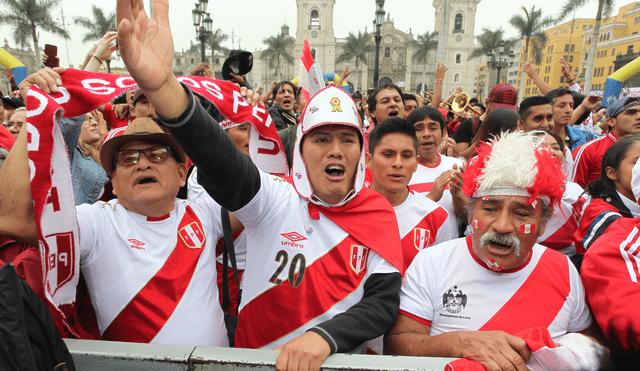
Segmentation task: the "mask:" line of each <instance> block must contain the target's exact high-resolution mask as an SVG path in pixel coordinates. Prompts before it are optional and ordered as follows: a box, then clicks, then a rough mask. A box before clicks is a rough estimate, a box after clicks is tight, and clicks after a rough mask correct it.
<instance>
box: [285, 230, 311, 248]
mask: <svg viewBox="0 0 640 371" xmlns="http://www.w3.org/2000/svg"><path fill="white" fill-rule="evenodd" d="M281 236H282V237H284V238H286V239H287V240H289V241H291V242H289V241H281V242H282V244H283V245H284V246H291V247H299V248H303V247H304V245H302V244H298V243H296V242H298V241H304V240H306V239H307V238H306V237H305V236H303V235H301V234H300V233H298V232H288V233H282V235H281Z"/></svg>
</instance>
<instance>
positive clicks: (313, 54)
mask: <svg viewBox="0 0 640 371" xmlns="http://www.w3.org/2000/svg"><path fill="white" fill-rule="evenodd" d="M311 57H313V60H314V61H315V60H316V48H311Z"/></svg>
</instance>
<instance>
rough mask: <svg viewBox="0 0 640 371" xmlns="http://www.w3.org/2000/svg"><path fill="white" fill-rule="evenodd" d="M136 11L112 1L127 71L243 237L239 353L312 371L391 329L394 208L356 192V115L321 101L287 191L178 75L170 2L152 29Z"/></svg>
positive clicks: (306, 116)
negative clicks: (267, 352)
mask: <svg viewBox="0 0 640 371" xmlns="http://www.w3.org/2000/svg"><path fill="white" fill-rule="evenodd" d="M143 9H144V7H143V4H142V1H140V0H119V1H118V8H117V11H118V21H119V26H118V40H119V43H120V52H121V55H122V57H123V60H124V61H125V64H126V65H127V68H128V70H129V72H130V73H131V75H132V76H133V78H134V79H135V80H136V82H137V83H138V84H139V86H140V88H141V89H142V90H143V91H144V92H145V94H146V96H147V97H148V98H149V100H150V101H151V102H152V103H153V105H154V106H155V107H158V108H157V113H158V114H159V116H160V117H163V118H165V119H162V121H163V123H164V124H165V125H166V126H167V127H168V128H169V129H170V131H171V133H172V134H173V135H174V137H175V138H176V140H177V141H178V142H179V143H180V145H181V146H182V147H183V148H184V149H185V150H186V152H187V154H188V156H189V158H190V159H191V160H192V161H193V162H194V163H195V164H196V166H198V169H199V176H198V181H199V182H200V183H201V184H202V185H203V186H204V188H205V189H206V190H207V192H208V193H209V194H210V195H211V196H212V197H213V198H214V199H215V200H216V201H217V202H218V203H220V204H221V205H223V206H224V207H226V208H227V209H228V210H230V211H232V212H233V213H234V214H235V215H236V216H237V217H238V219H239V220H240V221H241V222H242V223H243V224H244V226H245V228H246V231H247V233H248V236H247V238H248V249H249V251H248V254H247V265H246V271H245V275H244V290H243V303H242V304H241V307H240V314H239V323H238V331H237V333H236V346H239V347H249V348H265V349H272V348H277V349H281V353H280V355H279V356H278V359H277V362H276V369H278V370H285V369H288V370H297V369H311V370H319V369H320V365H321V364H322V361H324V359H325V358H326V357H327V356H329V355H330V354H332V353H334V352H351V351H358V350H359V349H362V345H363V344H364V343H365V342H366V341H367V340H369V339H372V338H375V337H377V336H379V335H381V334H383V333H384V332H385V331H386V330H387V329H388V328H389V327H390V326H391V324H392V323H393V321H394V319H395V316H396V314H397V310H398V305H399V297H398V290H399V288H400V285H401V276H400V272H399V269H402V268H401V266H402V257H401V256H398V254H397V251H400V242H399V241H400V238H399V232H398V228H397V223H396V222H395V214H394V212H393V208H392V207H391V205H390V204H389V203H388V202H387V201H386V200H385V199H384V198H383V197H382V196H381V195H379V194H377V193H375V192H373V191H370V190H368V189H363V188H362V185H363V182H364V153H363V151H362V146H363V143H362V135H361V133H360V130H359V129H360V126H359V118H358V114H357V110H356V106H355V103H354V102H353V100H352V99H351V97H350V96H349V95H348V94H347V93H346V92H344V91H343V90H342V89H339V88H337V87H333V86H332V87H328V88H325V89H324V90H322V91H320V92H318V93H317V94H316V95H315V96H314V97H313V98H312V99H311V100H310V102H309V104H308V105H307V107H306V109H305V112H304V113H303V120H302V123H301V124H300V125H299V126H298V135H297V138H298V140H297V142H296V147H295V149H294V159H293V177H292V179H291V180H290V182H288V181H287V180H285V179H283V178H278V177H274V176H270V175H267V174H265V173H262V172H260V171H259V170H258V169H257V168H256V167H255V165H253V163H252V162H251V160H250V159H249V158H248V157H247V156H244V155H243V154H241V152H240V151H239V150H238V149H237V148H236V147H235V145H234V144H233V142H232V141H231V139H230V138H229V137H228V136H227V135H226V134H224V132H223V131H222V129H221V128H220V127H219V126H218V125H211V120H212V118H211V117H210V116H209V115H207V113H206V112H205V111H204V110H203V109H202V107H201V106H200V105H199V104H197V102H196V100H195V98H194V97H193V94H192V93H191V92H190V91H189V90H188V89H185V87H184V86H182V85H181V84H180V83H179V82H178V80H177V79H176V78H175V76H174V75H173V73H172V71H171V68H170V65H171V61H172V59H173V50H174V49H173V41H172V36H171V32H170V30H169V21H168V2H167V1H166V0H156V1H154V9H155V19H154V20H151V19H149V18H148V17H147V15H146V14H145V12H144V10H143ZM252 98H253V97H252V96H249V97H248V99H247V101H248V103H253V99H252ZM212 148H215V150H211V149H212ZM371 223H375V225H378V226H380V229H379V230H378V234H376V235H375V236H374V235H373V234H372V233H371V231H370V228H369V227H370V225H371Z"/></svg>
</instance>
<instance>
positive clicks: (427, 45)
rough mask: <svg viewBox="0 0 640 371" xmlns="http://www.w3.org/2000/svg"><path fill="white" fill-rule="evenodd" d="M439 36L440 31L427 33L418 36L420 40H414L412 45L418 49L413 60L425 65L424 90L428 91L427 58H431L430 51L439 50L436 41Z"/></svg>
mask: <svg viewBox="0 0 640 371" xmlns="http://www.w3.org/2000/svg"><path fill="white" fill-rule="evenodd" d="M437 36H438V31H434V32H429V31H427V32H425V33H424V34H422V35H418V39H417V40H413V43H412V46H413V47H414V48H416V52H415V53H413V56H412V57H411V60H413V61H422V63H423V64H424V66H423V75H422V90H427V88H426V83H427V57H428V56H429V51H431V50H435V49H437V48H438V40H436V37H437Z"/></svg>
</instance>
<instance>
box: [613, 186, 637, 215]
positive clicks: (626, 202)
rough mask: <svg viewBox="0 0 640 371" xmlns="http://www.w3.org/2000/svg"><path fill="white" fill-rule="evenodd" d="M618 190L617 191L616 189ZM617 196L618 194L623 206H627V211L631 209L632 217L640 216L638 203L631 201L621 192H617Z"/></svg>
mask: <svg viewBox="0 0 640 371" xmlns="http://www.w3.org/2000/svg"><path fill="white" fill-rule="evenodd" d="M616 192H618V191H616ZM618 196H620V199H621V200H622V203H623V204H624V206H626V207H627V209H629V211H631V215H632V216H633V217H634V218H639V217H640V205H638V203H636V202H633V201H632V200H630V199H629V198H627V197H626V196H624V195H623V194H622V193H620V192H618Z"/></svg>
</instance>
